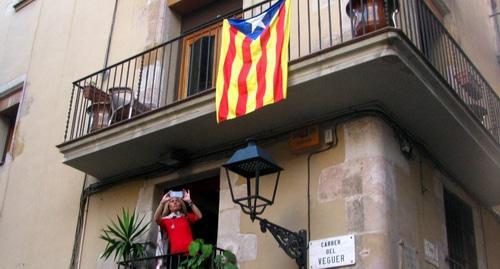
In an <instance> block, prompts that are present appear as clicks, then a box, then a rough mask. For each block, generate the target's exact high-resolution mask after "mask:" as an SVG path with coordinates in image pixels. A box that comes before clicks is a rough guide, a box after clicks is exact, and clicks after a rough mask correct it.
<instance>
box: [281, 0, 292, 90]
mask: <svg viewBox="0 0 500 269" xmlns="http://www.w3.org/2000/svg"><path fill="white" fill-rule="evenodd" d="M285 8H286V14H285V29H284V40H283V50H282V54H281V71H282V74H283V99H286V95H287V92H288V47H289V45H290V14H291V13H292V12H290V1H285Z"/></svg>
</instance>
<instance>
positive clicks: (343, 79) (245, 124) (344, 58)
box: [60, 36, 500, 206]
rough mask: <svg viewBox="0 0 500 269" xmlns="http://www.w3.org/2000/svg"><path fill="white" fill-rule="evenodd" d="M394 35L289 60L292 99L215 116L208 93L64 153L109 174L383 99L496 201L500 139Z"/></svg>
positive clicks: (477, 191)
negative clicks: (227, 117) (226, 117)
mask: <svg viewBox="0 0 500 269" xmlns="http://www.w3.org/2000/svg"><path fill="white" fill-rule="evenodd" d="M387 38H388V39H390V38H392V37H390V36H388V37H387ZM397 40H398V39H397V38H396V42H394V40H392V41H391V44H392V46H393V47H392V48H391V49H388V47H387V46H386V45H387V43H384V42H383V39H379V40H378V41H376V40H365V41H363V42H367V44H366V50H363V48H360V46H362V45H363V44H354V45H355V46H356V47H355V48H353V50H352V51H349V50H348V47H344V48H343V51H337V52H335V51H332V52H328V53H326V54H324V55H320V56H317V57H315V58H310V59H307V60H305V61H302V62H299V63H296V64H294V65H292V66H291V67H290V78H289V84H290V88H289V92H288V99H287V100H285V101H283V102H281V103H279V104H276V105H272V106H268V107H265V108H263V109H261V110H260V111H258V112H255V113H252V114H249V115H247V116H245V117H242V118H239V119H236V120H231V121H227V122H224V123H222V124H219V125H218V124H217V123H216V121H215V113H214V110H215V109H214V102H213V97H214V94H213V93H210V94H207V95H204V96H201V97H199V98H195V99H193V100H189V101H188V102H184V103H182V104H181V105H179V106H178V107H175V106H174V107H172V108H169V109H165V110H162V111H159V112H157V113H154V114H151V115H148V116H146V117H142V118H140V119H137V120H135V121H130V122H128V123H126V124H122V125H120V126H117V127H116V128H110V129H109V130H106V131H103V132H100V133H99V134H96V135H94V136H90V137H86V138H82V139H80V140H77V141H75V142H70V143H66V144H63V145H61V146H60V150H61V152H63V153H64V154H65V160H64V162H65V163H66V164H68V165H70V166H72V167H74V168H76V169H79V170H81V171H84V172H86V173H89V174H91V175H93V176H96V177H97V178H101V179H106V178H109V177H113V176H116V175H120V174H124V173H133V172H134V171H137V170H139V169H141V168H144V167H147V166H148V165H152V164H155V163H157V162H158V161H159V160H160V159H161V156H164V154H165V153H166V152H168V151H169V150H171V149H174V148H176V149H184V150H187V151H188V152H190V153H193V154H195V153H200V152H203V151H209V149H216V148H221V147H224V146H227V144H228V143H232V142H242V141H244V139H245V138H247V137H249V136H254V135H256V134H262V133H264V132H265V133H266V134H273V133H275V132H277V131H278V130H282V129H283V128H286V127H289V126H293V125H297V124H299V125H300V124H301V123H306V122H310V121H311V120H313V119H318V118H321V117H325V116H326V115H329V114H334V113H336V112H339V111H345V110H346V109H349V108H351V107H352V108H354V107H356V106H357V105H361V104H366V103H371V102H377V103H380V104H382V106H383V107H385V110H386V112H387V113H390V114H391V115H392V117H393V118H394V119H395V120H396V122H397V123H398V125H399V126H401V127H403V128H405V129H407V130H409V131H410V132H411V133H412V134H413V135H415V136H416V137H417V138H418V139H419V141H420V142H421V143H422V144H424V146H425V147H426V148H427V149H428V150H429V152H430V154H431V155H432V156H433V157H434V158H436V159H437V160H438V161H439V162H440V163H442V164H443V165H444V167H446V169H447V170H448V171H449V172H450V174H451V175H452V176H454V177H456V178H457V180H458V181H459V182H460V184H461V185H463V186H464V187H465V188H467V189H468V190H470V192H471V193H473V194H474V195H475V196H476V197H478V198H479V199H481V200H482V201H483V202H484V203H486V204H487V205H489V206H494V205H498V204H500V196H499V195H498V193H500V180H499V175H500V148H499V146H498V144H496V143H495V142H494V141H493V139H492V138H491V137H489V136H488V134H487V132H486V131H485V130H484V129H483V128H482V127H481V126H480V124H479V123H478V122H477V121H476V120H474V119H473V117H472V114H471V113H470V112H468V111H467V109H466V108H465V106H464V105H463V104H462V103H460V102H459V101H458V99H457V98H455V97H454V96H453V95H452V94H451V93H450V92H449V91H448V89H447V88H446V87H444V84H442V83H441V82H440V81H439V80H438V79H436V76H435V74H434V73H433V72H432V70H430V69H428V68H427V67H426V66H425V65H424V64H423V63H422V62H421V61H419V60H418V57H415V55H414V54H413V52H412V51H411V48H409V47H407V46H406V45H405V44H404V41H402V40H400V41H397ZM370 42H372V43H371V44H370ZM397 42H400V43H397ZM375 45H377V46H380V49H378V50H377V49H374V46H375ZM358 54H359V55H358Z"/></svg>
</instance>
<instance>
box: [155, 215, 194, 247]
mask: <svg viewBox="0 0 500 269" xmlns="http://www.w3.org/2000/svg"><path fill="white" fill-rule="evenodd" d="M198 220H200V218H199V217H198V216H196V214H194V213H188V214H187V216H181V217H178V218H162V219H161V223H160V227H161V228H162V229H163V231H166V232H167V234H168V239H169V241H170V254H178V253H185V252H188V251H189V244H190V243H191V241H193V233H192V231H191V225H190V223H195V222H197V221H198Z"/></svg>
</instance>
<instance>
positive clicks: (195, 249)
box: [179, 239, 238, 269]
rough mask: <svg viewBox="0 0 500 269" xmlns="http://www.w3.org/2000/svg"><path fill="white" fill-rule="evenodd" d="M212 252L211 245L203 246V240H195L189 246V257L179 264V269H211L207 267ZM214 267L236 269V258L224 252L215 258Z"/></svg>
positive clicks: (230, 253)
mask: <svg viewBox="0 0 500 269" xmlns="http://www.w3.org/2000/svg"><path fill="white" fill-rule="evenodd" d="M213 252H214V247H213V246H212V245H211V244H205V242H204V241H203V239H196V240H194V241H193V242H191V244H190V245H189V257H188V258H187V259H186V260H184V261H182V262H181V264H180V265H179V269H201V268H211V267H209V266H208V265H209V262H210V257H211V256H212V253H213ZM214 265H215V268H219V269H238V266H236V256H235V255H234V254H233V253H232V252H230V251H226V250H224V251H223V252H222V255H217V256H215V259H214Z"/></svg>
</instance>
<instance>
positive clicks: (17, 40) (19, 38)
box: [0, 0, 42, 91]
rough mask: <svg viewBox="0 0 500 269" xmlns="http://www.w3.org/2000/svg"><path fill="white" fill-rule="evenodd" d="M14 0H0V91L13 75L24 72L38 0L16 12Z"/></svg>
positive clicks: (29, 53)
mask: <svg viewBox="0 0 500 269" xmlns="http://www.w3.org/2000/svg"><path fill="white" fill-rule="evenodd" d="M16 2H17V1H14V0H1V1H0V40H2V45H1V46H0V91H1V90H5V89H3V88H4V87H2V86H3V85H5V84H7V83H8V82H10V81H12V80H15V79H16V78H17V77H19V76H21V75H24V74H26V72H27V70H28V66H29V61H30V56H31V50H32V48H33V42H34V39H35V32H36V27H37V25H38V17H39V13H40V9H41V5H42V4H41V1H35V2H33V3H31V4H30V5H28V6H26V7H25V8H23V9H21V10H19V12H16V11H15V10H14V7H13V5H14V4H15V3H16Z"/></svg>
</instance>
